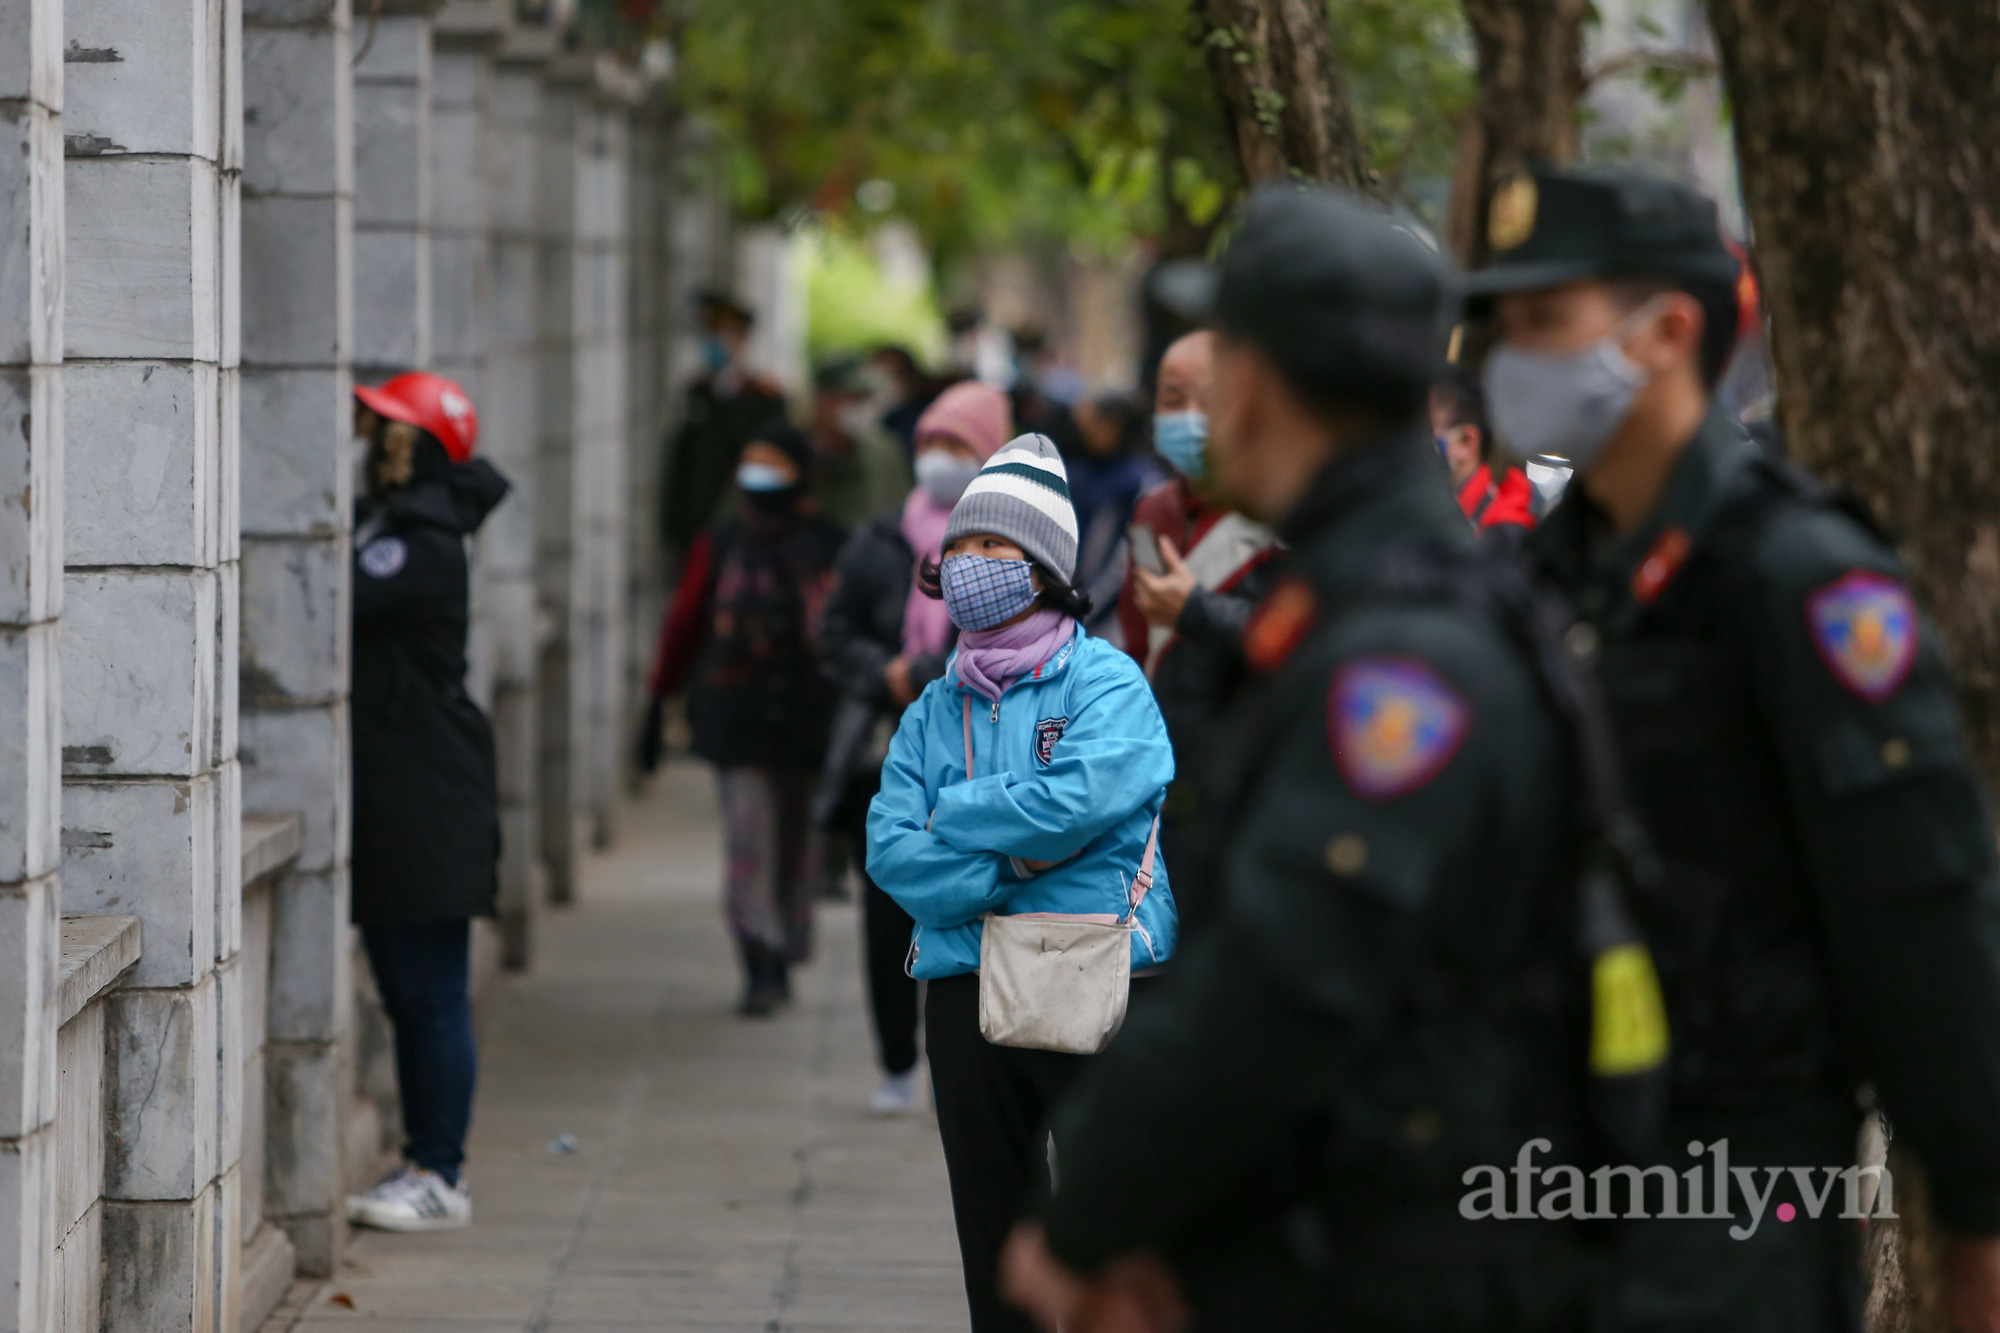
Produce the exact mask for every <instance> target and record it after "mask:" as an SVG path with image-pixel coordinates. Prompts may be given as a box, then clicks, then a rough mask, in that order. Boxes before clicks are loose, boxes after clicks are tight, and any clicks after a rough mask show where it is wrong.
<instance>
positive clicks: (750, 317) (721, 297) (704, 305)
mask: <svg viewBox="0 0 2000 1333" xmlns="http://www.w3.org/2000/svg"><path fill="white" fill-rule="evenodd" d="M694 303H695V304H696V305H697V306H699V307H701V312H702V313H703V314H704V315H711V314H721V315H734V316H735V317H736V318H738V319H740V320H742V321H743V322H744V323H745V324H755V323H756V322H757V312H756V311H754V310H752V309H751V308H750V307H749V306H747V305H744V304H743V303H742V302H741V301H739V300H737V299H736V298H735V297H734V296H731V295H730V294H729V293H728V292H725V291H723V290H722V289H721V288H720V287H707V288H704V289H702V290H701V291H699V292H696V293H695V298H694Z"/></svg>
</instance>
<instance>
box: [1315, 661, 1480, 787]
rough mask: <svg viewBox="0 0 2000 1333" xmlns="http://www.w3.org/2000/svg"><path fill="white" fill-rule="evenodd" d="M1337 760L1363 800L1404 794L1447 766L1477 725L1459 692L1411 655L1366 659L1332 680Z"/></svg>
mask: <svg viewBox="0 0 2000 1333" xmlns="http://www.w3.org/2000/svg"><path fill="white" fill-rule="evenodd" d="M1329 713H1330V716H1329V718H1328V729H1329V731H1330V732H1331V737H1330V739H1331V740H1332V743H1333V759H1334V762H1335V763H1336V764H1338V765H1339V766H1340V772H1341V776H1342V777H1344V778H1346V779H1347V785H1348V786H1350V787H1352V788H1353V789H1354V794H1355V795H1356V796H1359V797H1360V798H1361V799H1362V800H1364V801H1386V800H1389V799H1390V798H1391V797H1396V796H1402V795H1405V794H1407V793H1409V792H1413V791H1415V790H1416V789H1417V788H1419V787H1421V786H1423V785H1424V784H1425V783H1426V782H1429V781H1430V780H1431V779H1432V778H1434V777H1436V776H1437V775H1438V774H1439V773H1441V772H1443V771H1444V767H1445V765H1446V764H1449V763H1450V762H1451V759H1452V756H1453V755H1455V754H1457V753H1458V747H1459V746H1460V745H1461V744H1463V743H1464V741H1465V733H1466V731H1467V730H1468V729H1469V728H1470V726H1471V723H1472V710H1471V709H1470V708H1468V707H1467V706H1466V703H1465V701H1464V700H1463V699H1462V698H1460V697H1459V695H1458V692H1457V691H1456V690H1454V689H1452V688H1451V687H1450V686H1449V685H1447V684H1445V683H1444V681H1442V680H1440V679H1439V678H1438V674H1437V673H1436V672H1435V671H1433V670H1431V668H1430V667H1429V666H1428V665H1426V664H1425V663H1423V662H1421V661H1418V660H1417V659H1416V658H1412V657H1362V658H1357V659H1355V660H1354V661H1352V662H1349V663H1348V664H1347V665H1346V666H1343V667H1342V668H1341V669H1340V670H1339V671H1338V672H1336V673H1335V674H1334V677H1333V697H1332V700H1331V701H1330V704H1329Z"/></svg>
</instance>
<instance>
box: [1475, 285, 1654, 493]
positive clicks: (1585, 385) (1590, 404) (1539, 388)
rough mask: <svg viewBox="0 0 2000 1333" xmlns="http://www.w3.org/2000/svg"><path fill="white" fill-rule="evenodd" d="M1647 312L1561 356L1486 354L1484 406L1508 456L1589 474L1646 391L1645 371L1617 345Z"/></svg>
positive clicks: (1514, 351) (1506, 350) (1507, 350)
mask: <svg viewBox="0 0 2000 1333" xmlns="http://www.w3.org/2000/svg"><path fill="white" fill-rule="evenodd" d="M1651 310H1652V303H1651V302H1648V303H1647V304H1646V305H1644V306H1641V307H1640V308H1639V309H1637V310H1635V311H1633V312H1632V313H1631V314H1630V315H1629V316H1627V317H1626V318H1625V319H1623V320H1620V321H1619V324H1618V327H1617V328H1616V329H1614V330H1612V332H1611V333H1609V334H1607V335H1606V336H1605V337H1603V338H1601V339H1599V340H1598V341H1597V342H1594V343H1592V344H1591V345H1590V346H1588V347H1586V348H1583V349H1582V350H1581V351H1577V352H1571V353H1569V354H1568V355H1567V356H1548V355H1545V354H1542V353H1539V352H1524V351H1521V350H1520V349H1519V348H1515V347H1509V346H1508V345H1507V344H1505V343H1502V344H1500V345H1499V346H1498V347H1495V348H1494V349H1493V350H1492V352H1491V353H1489V354H1488V355H1487V358H1486V372H1485V375H1484V376H1483V377H1482V378H1483V380H1484V383H1485V387H1486V407H1487V410H1488V411H1489V412H1491V413H1492V414H1493V425H1494V428H1495V429H1497V430H1498V431H1499V432H1500V436H1501V438H1502V439H1504V440H1506V441H1507V443H1508V444H1509V445H1510V446H1512V448H1513V450H1514V452H1515V453H1517V454H1520V455H1521V456H1523V457H1527V456H1530V455H1533V454H1554V455H1555V456H1556V457H1558V458H1564V459H1567V460H1569V464H1570V466H1571V467H1573V468H1575V469H1576V470H1577V471H1578V472H1587V471H1589V470H1590V465H1591V463H1592V461H1593V460H1595V459H1596V457H1597V455H1598V454H1599V453H1601V452H1603V449H1604V446H1605V445H1606V444H1608V443H1609V442H1610V440H1611V437H1612V436H1613V435H1614V434H1616V433H1617V431H1618V427H1619V426H1621V425H1623V424H1624V422H1625V416H1626V414H1627V413H1629V412H1630V411H1631V410H1632V400H1633V399H1634V398H1636V397H1637V396H1638V394H1639V390H1641V389H1643V388H1645V387H1646V379H1647V376H1646V372H1645V370H1644V369H1642V368H1641V367H1640V366H1638V365H1636V364H1634V363H1633V361H1632V359H1631V358H1630V357H1628V356H1626V355H1625V349H1624V347H1623V346H1621V344H1622V343H1623V342H1624V340H1625V338H1626V337H1627V336H1628V334H1629V331H1630V330H1631V329H1632V328H1633V327H1634V326H1635V325H1636V324H1637V323H1638V322H1639V321H1640V319H1641V317H1643V316H1645V315H1647V314H1649V313H1650V312H1651Z"/></svg>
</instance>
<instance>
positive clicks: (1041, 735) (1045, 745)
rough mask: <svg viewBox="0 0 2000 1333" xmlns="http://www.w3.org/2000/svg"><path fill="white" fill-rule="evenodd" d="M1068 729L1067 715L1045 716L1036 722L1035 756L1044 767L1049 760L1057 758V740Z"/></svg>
mask: <svg viewBox="0 0 2000 1333" xmlns="http://www.w3.org/2000/svg"><path fill="white" fill-rule="evenodd" d="M1068 729H1069V719H1068V718H1066V717H1045V718H1043V719H1042V720H1041V721H1040V722H1037V723H1036V724H1035V758H1036V759H1037V760H1039V761H1040V762H1041V764H1042V767H1044V768H1046V767H1048V764H1049V761H1050V760H1051V759H1053V758H1055V753H1056V742H1057V741H1059V740H1061V739H1062V734H1063V732H1065V731H1067V730H1068Z"/></svg>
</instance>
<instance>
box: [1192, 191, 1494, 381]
mask: <svg viewBox="0 0 2000 1333" xmlns="http://www.w3.org/2000/svg"><path fill="white" fill-rule="evenodd" d="M1154 294H1155V296H1157V297H1158V298H1159V299H1160V301H1161V302H1162V303H1163V304H1165V305H1167V306H1169V307H1170V308H1173V309H1175V310H1177V311H1178V312H1179V313H1181V314H1183V315H1185V316H1186V317H1188V318H1190V319H1195V320H1199V321H1202V322H1205V323H1210V324H1213V325H1215V326H1216V327H1218V328H1220V329H1222V330H1223V331H1224V332H1227V333H1229V334H1232V335H1234V336H1235V337H1239V338H1242V339H1244V340H1245V341H1247V342H1251V343H1255V344H1256V345H1257V346H1258V347H1259V348H1261V349H1263V351H1264V352H1265V353H1266V354H1268V355H1269V356H1270V357H1271V358H1272V359H1273V360H1274V361H1276V362H1277V363H1278V366H1279V368H1280V369H1281V370H1282V371H1284V373H1285V375H1286V377H1287V378H1288V379H1290V380H1291V381H1292V382H1293V383H1294V384H1295V385H1296V386H1298V387H1299V388H1301V389H1304V390H1306V391H1308V392H1309V393H1311V394H1312V395H1313V396H1315V397H1318V398H1322V399H1335V400H1341V401H1352V402H1360V403H1367V404H1372V405H1376V406H1382V407H1387V408H1389V409H1391V410H1395V411H1404V410H1409V409H1411V408H1413V407H1416V406H1419V405H1421V403H1422V400H1423V395H1424V392H1425V390H1426V388H1427V387H1428V386H1429V384H1430V381H1431V376H1432V374H1433V373H1434V372H1435V370H1436V369H1437V367H1438V365H1439V364H1440V363H1441V362H1442V360H1443V352H1444V347H1445V339H1446V337H1447V336H1448V335H1449V332H1450V322H1449V319H1448V318H1447V315H1448V312H1449V311H1450V309H1451V307H1452V305H1453V297H1454V294H1455V277H1454V274H1453V272H1452V267H1451V265H1450V263H1449V262H1448V261H1447V260H1446V259H1445V258H1444V257H1443V256H1442V255H1440V254H1439V253H1438V251H1437V247H1436V245H1435V244H1434V243H1433V242H1431V241H1430V239H1429V237H1428V236H1427V235H1426V234H1425V233H1424V232H1423V229H1422V228H1421V227H1420V226H1419V225H1418V224H1416V223H1414V222H1411V221H1407V220H1402V219H1398V218H1397V217H1395V216H1394V215H1392V214H1390V213H1389V212H1388V211H1386V210H1385V209H1383V208H1381V207H1379V206H1377V205H1375V204H1373V203H1370V202H1369V201H1367V200H1365V199H1363V198H1361V197H1360V196H1359V195H1355V194H1351V193H1349V192H1347V191H1345V190H1338V189H1333V188H1329V187H1327V186H1320V185H1303V184H1300V183H1297V182H1293V181H1276V182H1271V183H1269V184H1265V185H1262V186H1259V187H1258V189H1257V191H1256V192H1255V193H1254V194H1252V195H1251V196H1250V202H1249V205H1248V206H1247V207H1246V208H1245V209H1244V213H1243V223H1242V226H1241V227H1239V228H1238V229H1237V233H1236V237H1235V239H1234V240H1233V241H1232V242H1231V243H1230V246H1229V250H1228V252H1227V253H1225V254H1224V255H1223V257H1222V261H1221V263H1219V264H1217V265H1213V266H1211V265H1188V264H1177V265H1172V266H1168V267H1166V268H1163V269H1162V271H1161V272H1160V273H1159V274H1158V275H1156V278H1155V282H1154Z"/></svg>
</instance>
